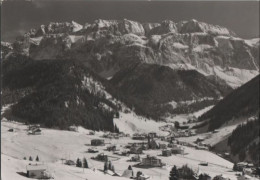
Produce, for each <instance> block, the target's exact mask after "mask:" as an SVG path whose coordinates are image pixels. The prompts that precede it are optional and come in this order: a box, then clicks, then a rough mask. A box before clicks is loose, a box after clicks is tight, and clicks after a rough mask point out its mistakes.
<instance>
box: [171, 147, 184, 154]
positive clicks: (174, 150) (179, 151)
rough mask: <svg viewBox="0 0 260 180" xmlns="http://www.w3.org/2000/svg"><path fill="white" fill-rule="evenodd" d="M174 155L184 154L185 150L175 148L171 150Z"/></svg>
mask: <svg viewBox="0 0 260 180" xmlns="http://www.w3.org/2000/svg"><path fill="white" fill-rule="evenodd" d="M171 151H172V154H184V150H183V149H181V148H180V147H175V148H172V149H171Z"/></svg>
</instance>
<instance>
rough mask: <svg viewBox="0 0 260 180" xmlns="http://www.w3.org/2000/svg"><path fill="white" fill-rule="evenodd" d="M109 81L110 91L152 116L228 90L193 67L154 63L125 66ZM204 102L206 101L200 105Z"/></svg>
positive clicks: (137, 110)
mask: <svg viewBox="0 0 260 180" xmlns="http://www.w3.org/2000/svg"><path fill="white" fill-rule="evenodd" d="M110 82H111V83H112V86H113V87H114V89H115V90H116V92H111V93H112V94H114V95H115V96H117V97H118V98H119V99H120V100H121V101H123V102H125V103H126V104H127V105H128V106H129V107H132V108H134V109H135V111H136V113H139V114H141V115H144V116H146V117H152V118H153V119H160V118H161V117H162V116H164V115H165V114H166V113H174V109H176V108H177V107H178V105H180V103H181V102H187V101H195V102H197V103H199V101H201V100H205V101H207V100H208V101H210V102H211V103H215V102H214V101H212V100H218V99H219V98H220V97H223V96H224V95H226V94H227V93H228V92H230V91H231V88H230V87H229V86H228V85H227V84H226V83H225V82H222V83H219V81H216V80H215V79H212V78H208V77H205V76H203V75H202V74H200V73H198V72H197V71H195V70H173V69H171V68H169V67H167V66H160V65H156V64H139V63H137V64H135V65H132V66H129V67H127V68H125V69H123V70H121V71H119V72H118V73H116V74H115V76H114V77H113V78H112V79H111V80H110ZM173 103H174V104H176V105H172V104H173ZM193 105H194V104H193ZM207 105H210V104H208V103H205V105H204V106H207ZM202 108H203V105H201V107H200V109H202ZM194 109H195V108H194ZM184 112H185V111H184ZM187 112H188V110H187ZM187 112H186V113H187ZM175 113H177V112H175Z"/></svg>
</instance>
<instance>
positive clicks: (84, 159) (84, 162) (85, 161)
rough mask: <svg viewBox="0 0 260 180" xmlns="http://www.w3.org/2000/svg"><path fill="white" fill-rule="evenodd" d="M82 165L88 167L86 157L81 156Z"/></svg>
mask: <svg viewBox="0 0 260 180" xmlns="http://www.w3.org/2000/svg"><path fill="white" fill-rule="evenodd" d="M83 167H84V168H88V161H87V159H86V158H83Z"/></svg>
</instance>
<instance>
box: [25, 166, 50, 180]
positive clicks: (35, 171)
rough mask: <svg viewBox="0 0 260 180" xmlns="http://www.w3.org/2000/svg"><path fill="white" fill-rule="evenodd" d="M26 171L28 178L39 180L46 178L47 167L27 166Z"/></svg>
mask: <svg viewBox="0 0 260 180" xmlns="http://www.w3.org/2000/svg"><path fill="white" fill-rule="evenodd" d="M26 170H27V177H28V178H35V179H41V178H45V177H46V176H47V172H46V171H47V167H46V166H45V165H37V164H35V165H28V166H27V167H26Z"/></svg>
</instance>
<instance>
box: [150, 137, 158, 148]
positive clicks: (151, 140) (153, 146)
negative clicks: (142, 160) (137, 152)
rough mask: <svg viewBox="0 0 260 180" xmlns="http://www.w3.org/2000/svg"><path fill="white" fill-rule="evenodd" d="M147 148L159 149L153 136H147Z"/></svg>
mask: <svg viewBox="0 0 260 180" xmlns="http://www.w3.org/2000/svg"><path fill="white" fill-rule="evenodd" d="M148 148H149V149H159V148H160V145H159V143H157V142H156V141H155V140H154V139H153V138H150V136H148Z"/></svg>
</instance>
